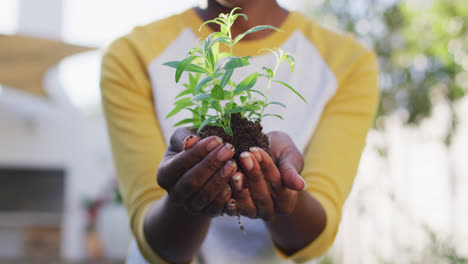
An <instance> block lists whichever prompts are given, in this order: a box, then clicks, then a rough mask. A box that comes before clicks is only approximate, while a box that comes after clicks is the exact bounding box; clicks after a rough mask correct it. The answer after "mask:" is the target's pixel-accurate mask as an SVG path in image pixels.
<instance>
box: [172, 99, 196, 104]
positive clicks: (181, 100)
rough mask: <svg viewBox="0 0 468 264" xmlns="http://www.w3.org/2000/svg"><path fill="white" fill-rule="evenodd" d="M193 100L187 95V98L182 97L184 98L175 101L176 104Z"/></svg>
mask: <svg viewBox="0 0 468 264" xmlns="http://www.w3.org/2000/svg"><path fill="white" fill-rule="evenodd" d="M191 101H192V100H191V99H190V98H188V97H186V98H182V99H179V100H177V101H175V102H174V105H179V104H184V103H186V102H191Z"/></svg>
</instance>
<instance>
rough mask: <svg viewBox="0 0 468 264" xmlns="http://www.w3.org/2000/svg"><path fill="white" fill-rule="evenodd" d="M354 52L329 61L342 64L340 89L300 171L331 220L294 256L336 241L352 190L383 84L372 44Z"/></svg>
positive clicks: (316, 252) (305, 256) (300, 258)
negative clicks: (381, 84) (380, 83)
mask: <svg viewBox="0 0 468 264" xmlns="http://www.w3.org/2000/svg"><path fill="white" fill-rule="evenodd" d="M354 54H358V55H359V56H357V57H356V56H354V55H353V59H352V61H351V62H339V60H340V58H339V57H336V58H334V59H333V60H335V61H329V65H331V67H332V68H334V66H333V65H340V67H341V69H342V70H337V69H338V68H336V67H335V69H332V70H334V72H335V74H338V75H337V76H338V78H337V82H338V91H337V93H336V94H335V96H334V97H333V98H332V99H331V100H330V101H329V103H328V104H327V106H326V107H325V108H324V111H323V113H322V116H321V120H320V122H319V124H318V126H317V128H316V131H315V133H314V135H313V136H312V138H311V140H310V141H309V144H308V146H307V149H306V151H305V154H304V160H305V166H304V170H303V172H302V176H303V177H304V179H305V181H306V182H307V186H308V188H307V191H308V192H309V193H310V194H311V195H312V196H313V197H314V198H315V199H316V200H317V201H318V202H319V203H320V204H321V205H322V207H323V209H324V211H325V213H326V218H327V221H326V227H325V229H324V231H323V232H322V233H321V235H320V236H319V237H318V238H317V239H315V241H313V242H312V243H311V244H310V245H308V246H307V247H306V248H304V249H302V250H300V251H299V252H297V253H296V254H294V255H292V256H289V258H290V259H292V260H294V261H296V262H304V261H307V260H310V259H312V258H314V257H318V256H320V255H323V254H324V253H325V252H326V251H327V250H328V249H329V248H330V246H331V245H332V244H333V241H334V239H335V236H336V233H337V231H338V225H339V223H340V218H341V211H342V208H343V204H344V202H345V199H346V197H347V196H348V194H349V192H350V190H351V187H352V184H353V181H354V177H355V175H356V172H357V168H358V165H359V161H360V157H361V153H362V150H363V148H364V145H365V141H366V135H367V132H368V130H369V129H370V127H371V125H372V122H373V118H374V115H375V112H376V109H377V105H378V99H379V98H378V97H379V90H378V67H377V62H376V58H375V55H374V53H372V52H370V51H368V50H367V51H366V52H363V51H362V50H361V51H355V52H354ZM341 60H343V58H342V59H341ZM345 60H346V59H345ZM345 65H346V66H345ZM278 253H279V254H280V255H282V253H281V252H278ZM283 256H284V255H283Z"/></svg>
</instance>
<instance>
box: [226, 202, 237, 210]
mask: <svg viewBox="0 0 468 264" xmlns="http://www.w3.org/2000/svg"><path fill="white" fill-rule="evenodd" d="M227 208H228V210H229V211H235V210H236V204H235V203H229V204H228V205H227Z"/></svg>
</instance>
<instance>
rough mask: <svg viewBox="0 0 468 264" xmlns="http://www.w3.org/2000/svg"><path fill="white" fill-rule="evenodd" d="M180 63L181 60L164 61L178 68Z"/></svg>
mask: <svg viewBox="0 0 468 264" xmlns="http://www.w3.org/2000/svg"><path fill="white" fill-rule="evenodd" d="M179 64H180V61H168V62H165V63H163V65H166V66H169V67H171V68H177V67H178V66H179Z"/></svg>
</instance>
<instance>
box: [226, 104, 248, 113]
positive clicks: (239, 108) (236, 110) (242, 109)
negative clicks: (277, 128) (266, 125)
mask: <svg viewBox="0 0 468 264" xmlns="http://www.w3.org/2000/svg"><path fill="white" fill-rule="evenodd" d="M252 110H253V107H251V106H236V107H234V108H232V109H229V110H227V111H226V112H227V113H230V114H235V113H243V112H248V111H252Z"/></svg>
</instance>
